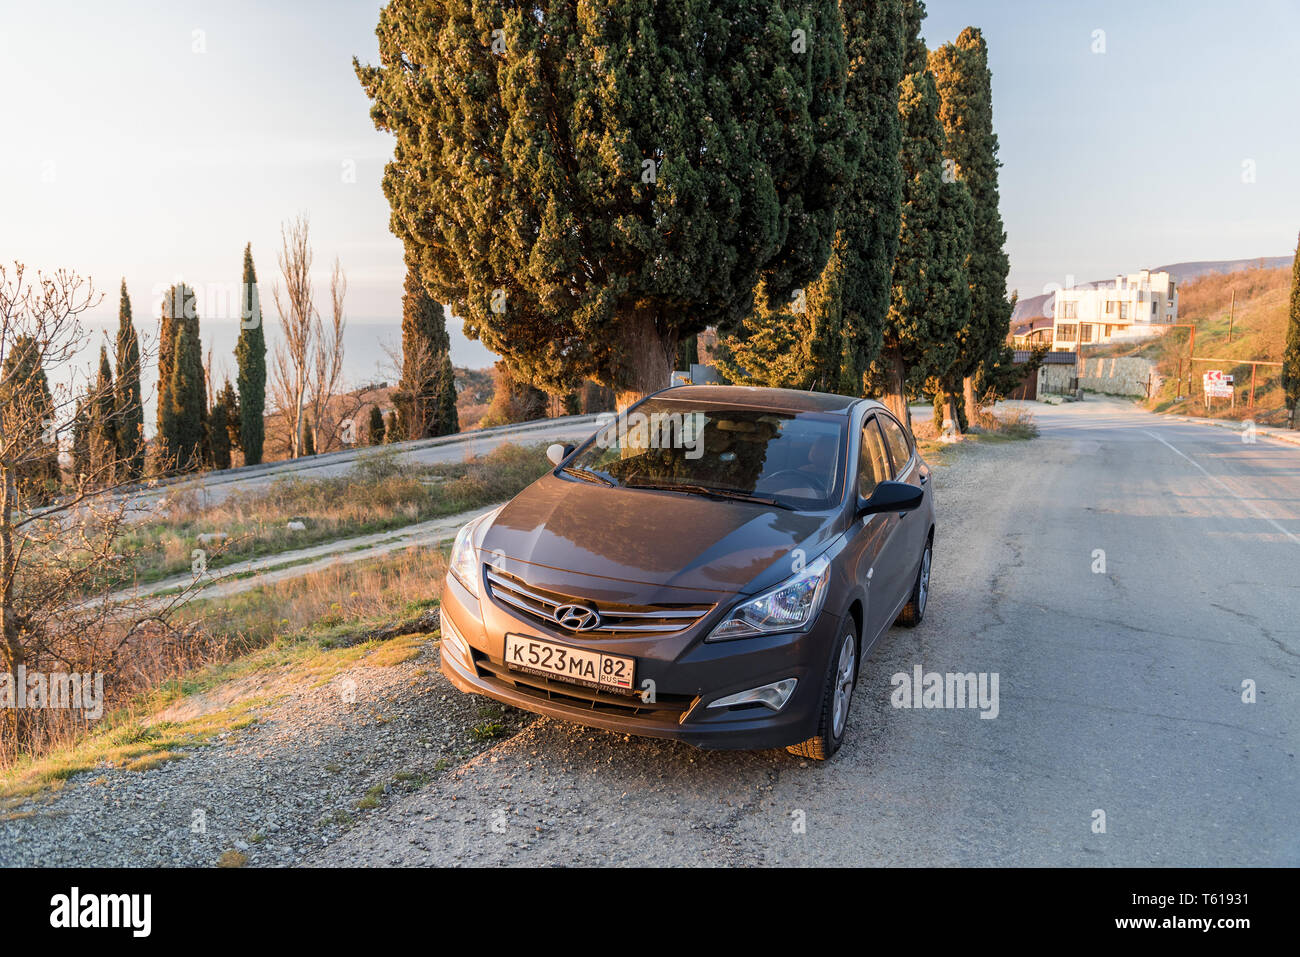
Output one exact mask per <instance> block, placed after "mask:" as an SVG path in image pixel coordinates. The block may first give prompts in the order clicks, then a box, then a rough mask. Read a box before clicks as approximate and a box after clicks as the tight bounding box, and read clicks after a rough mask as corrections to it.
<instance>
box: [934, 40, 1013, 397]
mask: <svg viewBox="0 0 1300 957" xmlns="http://www.w3.org/2000/svg"><path fill="white" fill-rule="evenodd" d="M929 66H930V70H931V72H932V73H933V74H934V77H935V84H936V87H937V88H938V91H939V100H940V107H939V118H940V121H941V122H942V123H943V127H944V133H945V137H946V158H947V159H948V160H950V161H951V162H952V164H953V167H952V169H953V172H954V173H955V175H956V176H957V178H959V179H960V180H961V181H962V182H964V183H965V184H966V186H967V188H968V189H969V190H970V194H971V198H972V200H973V201H974V204H975V206H974V216H975V220H974V241H973V243H972V246H971V256H970V264H969V273H970V319H969V321H968V322H967V323H966V324H965V328H964V329H963V330H962V333H961V337H960V347H961V353H962V358H963V365H964V367H965V368H964V369H963V370H962V378H963V401H964V404H965V412H966V417H967V418H969V419H970V420H972V421H973V420H974V417H975V414H976V406H977V405H978V403H979V402H980V401H981V400H982V399H983V398H984V392H985V391H986V390H985V388H983V387H982V383H983V382H984V381H985V380H989V379H991V378H992V377H993V376H994V375H995V370H996V368H997V367H998V366H999V365H1005V364H1006V363H1008V362H1009V361H1010V356H1009V355H1008V354H1007V348H1006V338H1007V333H1008V331H1009V330H1010V327H1011V303H1010V302H1009V301H1008V299H1007V273H1008V272H1009V271H1010V268H1011V263H1010V259H1009V258H1008V256H1007V253H1006V238H1007V237H1006V231H1005V230H1004V229H1003V226H1002V213H1001V211H1000V210H999V208H998V204H999V195H998V167H999V166H1001V163H1000V162H999V161H998V137H997V134H996V133H994V132H993V74H992V73H991V72H990V70H989V57H988V46H987V45H986V44H985V42H984V36H983V34H981V33H980V31H979V30H978V29H976V28H975V27H967V28H966V29H965V30H963V31H962V32H961V35H960V36H958V37H957V40H956V41H955V42H954V43H947V44H944V45H943V46H942V47H940V48H939V49H938V50H935V51H934V52H933V53H931V54H930V57H929Z"/></svg>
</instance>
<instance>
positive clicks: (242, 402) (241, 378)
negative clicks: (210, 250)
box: [235, 243, 266, 465]
mask: <svg viewBox="0 0 1300 957" xmlns="http://www.w3.org/2000/svg"><path fill="white" fill-rule="evenodd" d="M240 313H241V315H240V329H239V341H238V342H237V343H236V344H235V361H236V362H237V363H238V364H239V373H238V375H237V377H236V380H237V382H238V385H239V442H238V446H239V448H241V449H243V451H244V464H245V465H257V464H258V463H259V462H261V461H262V447H263V445H264V444H265V442H266V421H265V419H264V418H263V416H264V414H265V411H266V330H265V329H264V328H263V326H262V302H261V299H260V298H259V297H258V294H257V271H256V270H255V269H254V268H253V244H252V243H249V244H248V245H247V246H245V247H244V279H243V284H242V285H241V286H240Z"/></svg>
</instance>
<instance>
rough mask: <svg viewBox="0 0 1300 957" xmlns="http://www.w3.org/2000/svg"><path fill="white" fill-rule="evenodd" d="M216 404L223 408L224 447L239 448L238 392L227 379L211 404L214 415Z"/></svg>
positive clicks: (240, 437)
mask: <svg viewBox="0 0 1300 957" xmlns="http://www.w3.org/2000/svg"><path fill="white" fill-rule="evenodd" d="M218 406H220V407H221V408H222V409H224V410H225V412H224V415H225V419H226V448H228V449H238V448H241V447H242V446H241V445H240V442H241V441H242V436H241V435H240V428H241V427H242V423H241V421H240V407H239V393H237V392H236V391H235V387H234V385H233V384H232V383H231V381H230V380H229V379H226V380H225V382H224V384H223V385H222V386H221V391H220V392H218V393H217V400H216V402H215V403H214V404H213V414H214V416H215V413H216V409H217V407H218ZM214 429H215V426H214ZM244 464H245V465H247V464H248V463H247V462H245V463H244Z"/></svg>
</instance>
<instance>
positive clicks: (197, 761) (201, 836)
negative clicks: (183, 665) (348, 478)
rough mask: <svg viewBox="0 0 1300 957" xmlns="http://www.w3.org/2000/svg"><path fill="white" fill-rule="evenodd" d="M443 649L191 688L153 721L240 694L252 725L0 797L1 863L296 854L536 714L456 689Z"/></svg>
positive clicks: (374, 651)
mask: <svg viewBox="0 0 1300 957" xmlns="http://www.w3.org/2000/svg"><path fill="white" fill-rule="evenodd" d="M437 656H438V651H437V639H436V636H431V635H422V636H409V637H406V638H402V639H393V640H392V641H391V642H388V643H383V644H378V645H376V646H374V647H368V648H352V649H339V650H336V651H333V652H323V653H321V654H319V655H316V656H313V658H312V659H311V660H310V662H309V664H308V666H307V667H303V666H302V664H301V663H299V664H298V665H297V666H293V665H288V666H283V667H271V668H268V669H266V670H261V671H258V672H256V673H254V674H252V675H248V676H245V677H243V678H238V679H235V680H233V681H231V682H228V683H227V684H224V685H221V686H218V688H216V689H214V690H213V691H211V692H209V693H205V694H199V695H195V696H189V697H186V698H183V699H181V700H180V701H179V702H177V704H176V705H173V706H172V708H170V709H168V710H167V711H164V712H162V713H161V714H159V715H158V716H157V717H156V719H155V721H157V722H166V721H184V720H188V719H192V718H195V717H196V716H199V715H202V714H204V713H213V712H219V711H222V710H224V709H227V708H230V707H231V706H232V705H238V704H239V703H241V702H243V703H245V704H248V703H251V704H252V705H253V706H252V707H251V709H250V710H249V711H248V715H249V716H250V717H252V718H253V719H255V723H252V724H249V725H247V726H246V727H242V728H240V729H239V730H233V731H223V732H222V733H220V734H219V735H217V736H216V737H215V738H213V739H212V740H211V742H210V743H208V744H206V745H203V746H200V747H195V748H192V749H186V750H185V751H184V752H183V753H182V754H180V755H179V756H178V757H177V759H176V760H170V761H167V762H165V763H162V764H161V765H159V766H158V767H156V768H153V769H151V770H145V771H131V770H125V769H121V768H108V767H101V768H99V769H96V770H95V771H91V772H86V773H82V774H79V775H76V776H75V777H73V778H71V779H70V780H69V781H68V782H67V783H66V784H65V785H64V786H63V787H62V788H61V789H59V790H57V791H52V792H46V793H45V794H43V795H40V796H38V797H36V798H33V799H31V800H27V801H23V802H19V803H10V804H9V806H7V807H4V806H0V865H3V866H10V867H12V866H27V867H31V866H115V867H131V866H211V865H213V864H216V863H217V862H218V860H220V859H221V857H222V855H223V854H225V853H227V852H231V851H235V852H238V853H240V854H242V855H244V857H245V858H246V859H247V863H248V864H250V865H264V866H277V865H291V864H298V863H302V862H303V860H304V859H305V858H307V857H308V855H309V854H310V853H311V852H312V851H314V850H316V849H319V848H321V847H323V846H326V845H328V844H329V843H330V842H332V841H334V840H337V839H338V838H339V836H341V835H342V834H344V833H346V831H347V830H348V829H349V828H351V827H354V826H356V825H357V824H358V823H360V822H361V821H363V820H364V819H365V818H366V816H368V815H370V814H373V813H375V809H376V808H382V807H383V806H384V805H385V804H387V803H388V802H390V801H392V800H394V799H396V798H397V797H398V796H399V795H400V794H402V793H403V792H404V791H407V790H411V789H415V788H418V787H420V786H422V785H423V784H424V783H426V782H427V781H429V780H431V779H436V778H437V777H439V776H441V775H443V774H445V773H447V771H448V769H450V768H454V767H456V766H458V765H460V764H461V763H463V762H464V761H465V760H466V759H467V758H469V757H471V756H472V755H474V754H476V753H477V752H479V751H481V750H483V749H484V748H487V747H489V746H490V745H491V744H492V743H493V742H494V740H495V737H494V736H501V735H509V734H512V733H513V732H514V731H516V730H518V729H519V728H520V727H522V726H523V725H525V724H527V723H528V722H529V721H530V720H531V716H528V715H524V714H522V713H521V712H517V711H514V710H513V709H507V708H502V707H500V706H498V705H496V704H494V703H491V702H485V701H482V700H480V699H477V698H471V697H468V696H466V695H462V694H460V693H459V692H458V691H456V690H455V689H453V688H452V687H451V686H450V684H448V683H447V681H446V679H445V678H443V677H442V675H441V674H440V673H438V671H437ZM403 659H407V660H403ZM493 725H495V726H496V727H492V726H493ZM476 729H477V733H476Z"/></svg>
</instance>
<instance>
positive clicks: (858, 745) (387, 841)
mask: <svg viewBox="0 0 1300 957" xmlns="http://www.w3.org/2000/svg"><path fill="white" fill-rule="evenodd" d="M1034 444H1035V443H1033V442H996V441H989V442H983V441H981V442H964V443H961V444H960V445H958V446H955V447H952V448H950V449H946V450H944V452H943V453H941V455H940V456H937V457H938V458H940V459H941V461H939V462H934V463H933V464H935V465H936V469H935V472H936V475H935V483H936V488H937V496H938V498H937V501H938V502H939V503H940V508H941V513H940V521H941V522H942V523H943V525H942V532H941V535H942V538H941V539H940V548H941V549H942V552H941V554H943V555H948V556H953V555H956V554H958V553H965V554H967V555H969V556H971V557H972V558H974V559H975V560H977V561H979V560H985V561H987V565H986V566H985V567H987V568H988V569H990V573H991V570H992V569H994V568H996V567H998V565H999V564H1000V561H1001V559H1002V558H1003V557H1004V556H1003V555H1002V554H1001V552H1002V551H1003V549H1002V547H1001V546H1000V545H997V546H991V547H990V546H985V545H982V544H980V543H979V542H978V540H977V539H978V536H977V535H976V534H975V529H974V528H973V525H974V523H973V522H971V521H970V519H969V518H968V517H967V516H969V515H970V514H971V513H972V511H973V506H974V505H975V503H976V500H977V498H978V497H979V496H980V494H981V491H982V490H983V489H985V488H987V486H988V484H989V483H990V482H991V481H993V479H994V476H995V474H1000V472H1001V470H1003V469H1007V468H1014V463H1015V462H1016V461H1023V460H1025V459H1027V458H1032V457H1033V456H1034V454H1035V453H1034V450H1033V446H1034ZM990 548H992V552H993V553H990ZM946 560H947V559H945V561H946ZM940 574H941V572H940V571H936V575H940ZM940 581H941V580H940ZM936 587H937V588H938V589H939V591H937V592H936V594H935V596H934V598H932V608H933V610H932V611H931V612H930V614H931V615H933V616H935V618H936V619H939V618H941V617H943V616H946V615H952V614H954V605H955V604H956V603H957V601H958V600H959V599H958V598H957V596H955V595H954V594H953V592H952V590H951V586H950V587H949V588H948V589H946V590H945V589H944V588H943V586H942V584H937V585H936ZM945 591H946V593H945ZM926 637H927V626H926V625H923V626H922V627H921V628H920V629H918V630H917V631H915V632H905V631H902V630H900V629H894V630H893V631H891V632H890V633H889V635H887V636H886V637H885V638H883V639H882V643H881V645H880V646H879V650H878V651H877V653H876V659H877V661H878V660H879V659H880V658H881V657H882V656H886V657H892V656H896V655H911V654H913V653H914V651H915V647H916V645H917V644H924V642H925V641H926ZM908 667H910V665H909V666H908ZM872 670H873V672H874V677H868V676H866V675H864V679H863V680H864V683H867V684H870V685H873V686H874V687H871V688H866V687H863V686H862V685H861V684H860V686H859V689H858V693H857V694H856V695H855V697H854V704H853V714H852V716H851V719H850V720H851V722H852V724H853V731H852V734H851V735H850V739H849V741H848V742H846V744H845V746H844V748H843V749H841V752H840V754H839V755H838V756H837V757H836V759H835V760H834V761H831V762H827V763H821V762H810V761H804V760H802V759H799V758H796V757H793V756H791V755H789V754H787V753H786V752H785V751H783V750H780V751H751V752H744V751H702V750H697V749H695V748H692V747H689V746H687V745H683V744H677V743H675V742H669V741H661V740H656V739H649V738H633V737H629V736H625V735H618V734H612V733H609V732H605V731H601V730H597V729H592V728H585V727H581V726H578V725H574V724H570V723H568V722H564V721H557V720H553V719H550V718H539V719H537V720H535V721H534V722H533V723H531V724H530V725H528V726H527V728H526V729H525V730H524V731H522V732H521V733H520V734H518V735H516V736H515V737H513V738H510V739H508V740H505V741H502V742H501V743H499V744H497V745H496V746H494V747H493V748H491V749H490V750H488V751H485V752H483V753H482V754H479V755H477V756H476V757H475V758H474V759H472V760H470V761H468V762H466V763H465V764H463V765H462V766H460V767H459V768H457V769H456V770H455V771H454V772H453V773H451V774H448V775H445V776H443V777H441V778H439V779H438V780H436V781H432V782H430V783H429V784H428V785H427V786H426V787H425V788H423V789H422V790H421V791H419V792H417V793H415V794H411V795H407V796H404V797H401V798H400V799H398V800H395V801H393V802H391V803H390V804H388V805H386V806H385V807H384V808H383V809H382V810H381V811H379V812H377V813H376V814H374V815H371V816H369V817H368V818H367V819H366V820H365V822H364V823H363V825H362V826H358V827H357V828H354V829H352V830H351V831H349V832H348V833H347V834H344V835H342V836H341V837H340V839H339V840H338V841H336V842H333V843H332V844H330V845H329V846H328V847H323V848H319V849H316V850H315V851H314V852H313V853H312V855H311V856H309V857H308V859H307V861H306V863H307V864H308V865H319V866H349V865H363V866H429V865H474V866H480V865H487V866H491V865H529V866H537V865H541V866H574V865H577V866H582V865H590V866H596V865H633V864H635V865H638V866H710V867H716V866H727V867H731V866H745V865H776V864H804V863H831V862H840V863H849V862H852V863H865V862H867V861H864V860H863V858H862V856H861V855H860V854H857V853H855V851H856V850H858V849H856V848H854V847H853V846H852V844H851V843H850V844H848V845H846V844H845V836H846V835H848V834H850V833H852V832H853V830H854V829H855V828H854V826H853V818H855V817H857V818H859V820H860V816H861V814H862V813H863V811H864V809H865V807H866V806H867V805H868V803H872V804H876V803H878V802H881V801H882V800H883V801H884V802H885V803H886V804H888V803H892V802H893V801H901V802H902V804H903V806H904V808H909V809H915V808H916V806H917V805H925V804H934V805H936V807H943V806H948V807H947V810H948V811H951V810H952V808H951V807H950V805H952V803H953V802H954V800H959V799H956V798H954V797H952V796H950V795H941V794H924V795H922V794H917V793H911V792H912V789H911V788H909V786H908V782H907V780H906V773H905V772H902V771H900V773H901V774H902V777H903V779H902V780H892V781H891V782H890V785H891V787H892V786H896V787H897V793H896V794H892V793H888V792H880V791H877V792H874V793H869V794H863V793H861V791H860V790H859V785H858V780H859V774H858V771H859V769H860V767H861V766H863V765H865V766H875V767H877V768H882V767H887V764H886V757H885V755H886V751H887V749H886V747H885V746H884V745H883V744H882V741H884V740H889V739H890V737H891V736H892V735H894V734H895V733H896V729H894V728H893V727H890V725H891V724H892V723H894V722H893V720H892V719H893V718H894V717H895V716H896V715H897V712H892V709H890V708H889V707H888V704H887V702H888V685H887V682H886V679H885V677H884V675H886V674H888V673H890V671H892V670H896V669H890V668H886V667H885V666H884V665H879V666H878V667H876V668H874V669H872ZM882 689H883V690H882ZM963 717H969V716H968V715H967V716H963ZM981 723H983V722H981ZM897 724H899V726H900V727H899V728H898V729H897V733H898V734H899V736H901V737H906V735H907V732H908V730H909V729H908V727H906V725H908V724H909V723H908V722H897ZM895 746H896V743H891V745H890V746H889V748H891V749H892V748H893V747H895ZM891 777H892V775H891ZM935 816H936V818H939V817H943V816H946V815H939V814H937V813H936V815H935ZM950 839H951V836H950V835H948V834H947V833H945V832H944V831H943V830H942V829H940V828H938V827H937V826H936V828H935V830H934V831H932V832H931V833H930V834H929V835H928V836H926V837H925V838H924V840H925V842H926V843H927V845H932V846H933V850H934V853H935V854H936V855H937V856H938V859H939V862H949V863H951V862H953V858H952V857H951V855H950V854H948V853H947V852H946V851H944V849H943V848H944V844H945V841H948V840H950ZM956 846H958V845H956V844H949V845H948V847H956ZM915 851H916V847H915V845H908V844H900V846H898V847H897V848H896V850H895V851H894V853H893V854H890V855H887V856H874V855H872V857H871V862H874V863H908V862H910V861H911V860H912V858H911V856H910V855H912V854H913V853H914V852H915Z"/></svg>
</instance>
